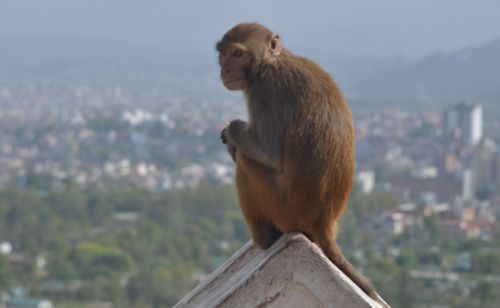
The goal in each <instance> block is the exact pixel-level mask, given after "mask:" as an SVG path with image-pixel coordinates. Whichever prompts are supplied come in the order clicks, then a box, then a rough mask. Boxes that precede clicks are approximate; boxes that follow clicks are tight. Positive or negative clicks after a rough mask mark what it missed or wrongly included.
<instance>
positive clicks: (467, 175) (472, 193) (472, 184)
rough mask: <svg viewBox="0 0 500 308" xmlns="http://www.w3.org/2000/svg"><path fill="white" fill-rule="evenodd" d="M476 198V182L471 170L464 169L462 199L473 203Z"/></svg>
mask: <svg viewBox="0 0 500 308" xmlns="http://www.w3.org/2000/svg"><path fill="white" fill-rule="evenodd" d="M475 197H476V180H475V178H474V172H473V171H472V170H471V169H464V170H463V172H462V199H463V200H464V201H471V200H473V199H474V198H475Z"/></svg>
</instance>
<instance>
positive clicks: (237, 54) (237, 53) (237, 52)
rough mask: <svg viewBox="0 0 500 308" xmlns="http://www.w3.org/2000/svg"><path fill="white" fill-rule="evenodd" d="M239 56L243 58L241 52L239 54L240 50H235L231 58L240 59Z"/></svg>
mask: <svg viewBox="0 0 500 308" xmlns="http://www.w3.org/2000/svg"><path fill="white" fill-rule="evenodd" d="M241 56H243V52H241V50H236V51H235V52H233V57H235V58H240V57H241Z"/></svg>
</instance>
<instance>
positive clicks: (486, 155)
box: [474, 138, 497, 189]
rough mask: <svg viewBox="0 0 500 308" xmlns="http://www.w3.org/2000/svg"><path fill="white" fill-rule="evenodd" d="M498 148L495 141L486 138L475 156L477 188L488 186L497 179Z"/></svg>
mask: <svg viewBox="0 0 500 308" xmlns="http://www.w3.org/2000/svg"><path fill="white" fill-rule="evenodd" d="M496 155H497V148H496V145H495V141H493V140H492V139H490V138H484V139H483V140H482V141H481V142H480V143H479V146H478V148H477V152H476V153H475V157H474V178H475V180H476V185H477V189H482V188H487V187H490V186H491V185H493V184H494V183H495V181H496V176H497V175H496V167H497V166H496V164H497V156H496Z"/></svg>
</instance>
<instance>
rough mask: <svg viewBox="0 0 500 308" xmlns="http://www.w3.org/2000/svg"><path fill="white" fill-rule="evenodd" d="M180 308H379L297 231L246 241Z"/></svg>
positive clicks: (194, 290)
mask: <svg viewBox="0 0 500 308" xmlns="http://www.w3.org/2000/svg"><path fill="white" fill-rule="evenodd" d="M181 307H183V308H184V307H204V308H205V307H231V308H232V307H291V308H294V307H297V308H299V307H300V308H303V307H307V308H309V307H311V308H313V307H342V308H350V307H380V305H379V304H378V303H376V302H375V301H373V300H372V299H371V298H369V297H368V296H367V295H366V294H365V293H364V292H363V291H362V290H361V289H360V288H359V287H358V286H356V285H355V284H354V283H353V282H352V281H351V280H350V279H349V278H348V277H347V276H346V275H345V274H344V273H342V271H340V270H339V269H338V268H337V267H336V266H335V265H333V263H331V262H330V260H328V259H327V258H326V256H324V254H323V252H322V251H321V249H320V248H319V247H318V246H316V245H315V244H313V243H312V242H311V241H309V239H307V238H306V237H305V236H304V235H302V234H300V233H293V234H288V235H285V236H282V237H281V238H280V239H279V240H278V241H277V242H276V243H275V244H274V245H273V246H272V247H270V248H269V249H267V250H261V249H259V248H258V247H256V246H255V245H253V243H252V242H251V241H250V242H248V243H247V244H245V245H244V246H243V247H242V248H241V249H240V250H238V251H237V252H236V253H235V254H234V255H233V256H232V257H231V258H230V259H229V260H227V261H226V262H225V263H224V264H223V265H222V266H221V267H219V268H218V269H217V270H216V271H215V272H213V273H212V274H211V275H210V276H209V277H208V278H207V279H206V280H205V281H203V282H201V283H200V284H199V285H198V286H196V287H195V288H194V289H193V290H192V291H191V292H190V293H188V294H187V295H186V296H185V297H184V298H183V299H181V300H180V301H179V302H178V303H177V304H176V305H175V306H174V308H181Z"/></svg>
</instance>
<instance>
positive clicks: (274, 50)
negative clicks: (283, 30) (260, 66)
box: [269, 34, 281, 57]
mask: <svg viewBox="0 0 500 308" xmlns="http://www.w3.org/2000/svg"><path fill="white" fill-rule="evenodd" d="M269 50H270V52H271V54H272V55H273V56H275V57H276V56H279V54H280V53H281V40H280V36H279V35H278V34H274V35H273V38H272V39H271V43H270V44H269Z"/></svg>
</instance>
